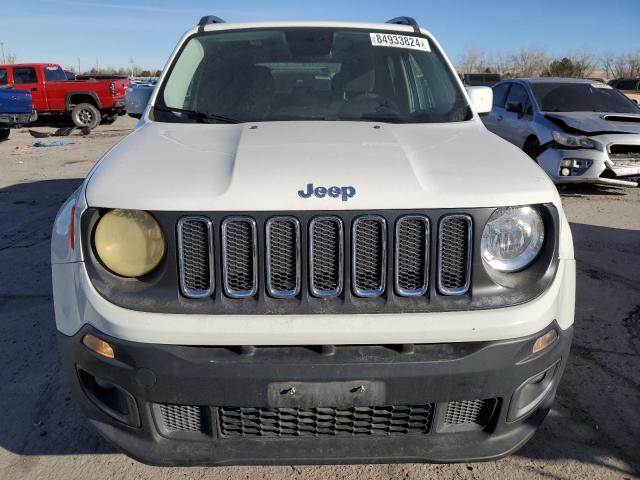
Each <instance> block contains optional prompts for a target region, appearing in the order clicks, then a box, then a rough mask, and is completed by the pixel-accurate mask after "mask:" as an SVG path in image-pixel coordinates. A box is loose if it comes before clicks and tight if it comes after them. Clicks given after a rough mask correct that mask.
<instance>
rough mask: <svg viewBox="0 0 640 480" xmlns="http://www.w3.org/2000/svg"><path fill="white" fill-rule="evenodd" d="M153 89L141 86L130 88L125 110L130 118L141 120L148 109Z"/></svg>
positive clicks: (126, 96)
mask: <svg viewBox="0 0 640 480" xmlns="http://www.w3.org/2000/svg"><path fill="white" fill-rule="evenodd" d="M152 93H153V87H152V86H149V85H139V86H137V87H133V88H129V89H128V90H127V93H126V95H125V104H126V106H125V108H126V110H127V113H128V114H129V116H131V117H133V118H140V117H141V116H142V114H143V113H144V111H145V109H146V108H147V104H148V103H149V99H150V98H151V94H152Z"/></svg>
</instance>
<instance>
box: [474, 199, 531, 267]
mask: <svg viewBox="0 0 640 480" xmlns="http://www.w3.org/2000/svg"><path fill="white" fill-rule="evenodd" d="M543 243H544V223H543V222H542V218H541V217H540V214H539V213H538V212H537V211H536V210H535V209H534V208H533V207H527V206H525V207H504V208H498V209H497V210H496V211H495V212H493V213H492V214H491V216H490V217H489V220H488V221H487V224H486V225H485V227H484V231H483V232H482V240H481V242H480V250H481V254H482V258H483V259H484V261H485V262H486V263H487V264H488V265H489V266H490V267H491V268H493V269H495V270H498V271H500V272H515V271H518V270H522V269H523V268H525V267H526V266H528V265H529V264H530V263H531V262H533V260H534V259H535V258H536V256H537V255H538V253H540V250H541V249H542V244H543Z"/></svg>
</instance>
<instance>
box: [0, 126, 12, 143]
mask: <svg viewBox="0 0 640 480" xmlns="http://www.w3.org/2000/svg"><path fill="white" fill-rule="evenodd" d="M10 132H11V130H9V129H8V128H0V142H4V141H5V140H6V139H7V138H9V133H10Z"/></svg>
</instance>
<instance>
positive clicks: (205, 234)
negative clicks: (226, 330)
mask: <svg viewBox="0 0 640 480" xmlns="http://www.w3.org/2000/svg"><path fill="white" fill-rule="evenodd" d="M212 248H213V227H212V224H211V220H209V219H208V218H206V217H185V218H181V219H180V220H179V221H178V251H179V256H178V263H179V270H180V290H181V291H182V294H183V295H184V296H185V297H189V298H202V297H207V296H209V295H211V294H212V293H213V285H214V280H213V250H212Z"/></svg>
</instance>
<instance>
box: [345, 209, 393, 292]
mask: <svg viewBox="0 0 640 480" xmlns="http://www.w3.org/2000/svg"><path fill="white" fill-rule="evenodd" d="M352 249H353V252H352V257H351V262H352V267H351V269H352V272H351V275H352V278H353V290H354V293H355V294H356V295H357V296H359V297H377V296H379V295H382V293H383V292H384V289H385V283H386V268H387V224H386V222H385V220H384V218H382V217H378V216H375V215H367V216H364V217H358V218H356V219H355V220H354V221H353V239H352Z"/></svg>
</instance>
